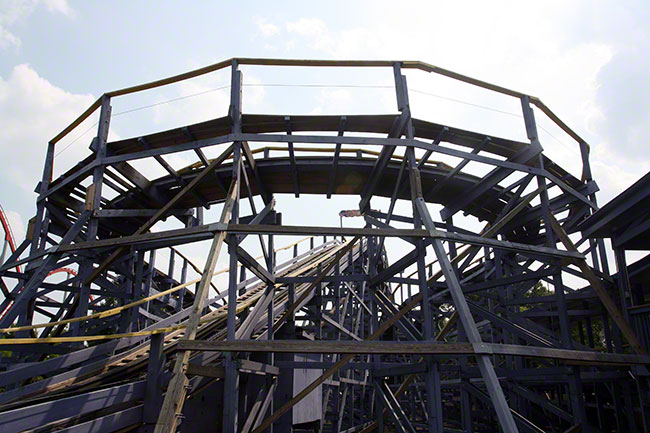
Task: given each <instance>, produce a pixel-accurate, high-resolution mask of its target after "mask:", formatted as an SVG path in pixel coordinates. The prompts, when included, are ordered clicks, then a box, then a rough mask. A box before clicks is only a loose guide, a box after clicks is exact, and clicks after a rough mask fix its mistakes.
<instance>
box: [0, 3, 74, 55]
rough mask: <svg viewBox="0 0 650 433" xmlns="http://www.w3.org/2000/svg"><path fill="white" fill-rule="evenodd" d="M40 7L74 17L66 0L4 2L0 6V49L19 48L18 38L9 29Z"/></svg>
mask: <svg viewBox="0 0 650 433" xmlns="http://www.w3.org/2000/svg"><path fill="white" fill-rule="evenodd" d="M40 5H44V6H45V8H46V9H47V10H48V12H50V13H59V14H62V15H65V16H67V17H69V18H72V17H74V10H73V9H72V8H71V7H70V5H69V4H68V1H67V0H5V1H3V2H2V4H1V5H0V49H3V48H8V47H14V48H19V47H20V45H21V41H20V38H19V37H18V36H16V35H15V34H14V33H13V32H12V31H11V30H9V27H10V26H11V25H12V24H14V23H16V22H17V21H19V20H22V19H24V18H26V17H27V16H29V15H30V14H31V13H32V12H34V11H35V10H36V8H38V7H39V6H40Z"/></svg>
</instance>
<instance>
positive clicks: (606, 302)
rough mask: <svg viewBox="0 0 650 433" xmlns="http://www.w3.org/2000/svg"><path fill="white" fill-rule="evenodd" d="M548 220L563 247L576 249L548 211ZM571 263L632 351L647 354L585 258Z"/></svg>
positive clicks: (571, 249) (570, 249)
mask: <svg viewBox="0 0 650 433" xmlns="http://www.w3.org/2000/svg"><path fill="white" fill-rule="evenodd" d="M549 220H550V224H551V228H552V229H553V231H554V232H555V234H556V235H557V237H558V238H559V239H560V241H561V242H562V243H563V244H564V247H565V248H566V249H567V250H569V251H577V250H578V249H577V248H576V246H575V245H574V244H573V241H571V239H570V238H569V235H567V234H566V232H565V231H564V229H563V228H562V226H561V225H560V223H559V222H558V221H557V219H555V217H554V216H553V215H552V214H550V213H549ZM573 263H574V264H575V265H576V266H577V267H578V268H579V269H580V272H582V275H583V276H584V277H585V278H586V279H587V281H589V284H591V287H592V288H593V289H594V291H595V292H596V294H597V295H598V298H599V299H600V301H601V302H602V303H603V306H604V307H605V309H606V310H607V312H608V313H609V316H610V317H611V318H612V320H613V321H614V323H616V325H617V326H618V328H619V329H620V330H621V333H622V334H623V335H624V336H625V338H626V339H627V341H628V342H629V343H630V346H632V348H633V349H634V351H635V352H636V353H638V354H640V355H647V353H648V352H647V350H646V349H645V347H643V344H642V343H641V341H640V340H639V338H638V337H637V335H636V332H634V330H633V329H632V327H631V326H630V324H629V323H628V322H627V320H625V317H624V316H623V314H622V313H621V311H620V310H619V309H618V307H617V306H616V303H615V302H614V300H613V299H612V298H611V297H610V296H609V293H607V289H606V288H605V285H604V284H603V282H602V281H601V280H600V278H598V277H597V276H596V274H595V273H594V271H593V270H592V269H591V268H590V267H589V265H587V262H586V260H584V259H574V260H573Z"/></svg>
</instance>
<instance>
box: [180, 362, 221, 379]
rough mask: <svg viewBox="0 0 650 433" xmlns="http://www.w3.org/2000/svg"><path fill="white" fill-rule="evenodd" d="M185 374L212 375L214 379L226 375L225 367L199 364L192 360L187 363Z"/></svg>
mask: <svg viewBox="0 0 650 433" xmlns="http://www.w3.org/2000/svg"><path fill="white" fill-rule="evenodd" d="M186 374H189V375H194V376H203V377H214V378H216V379H222V378H223V377H224V376H225V375H226V373H225V369H224V368H223V367H217V366H214V365H201V364H196V363H193V362H190V363H189V364H187V370H186Z"/></svg>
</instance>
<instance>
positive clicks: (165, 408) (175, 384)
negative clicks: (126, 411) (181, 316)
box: [154, 169, 239, 433]
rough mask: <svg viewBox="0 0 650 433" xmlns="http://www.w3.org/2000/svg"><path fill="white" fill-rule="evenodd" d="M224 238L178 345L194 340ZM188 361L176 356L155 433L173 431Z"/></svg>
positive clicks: (229, 204)
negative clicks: (181, 342)
mask: <svg viewBox="0 0 650 433" xmlns="http://www.w3.org/2000/svg"><path fill="white" fill-rule="evenodd" d="M206 171H207V169H206ZM238 184H239V181H238V180H237V179H233V182H232V183H231V184H230V193H229V194H228V199H227V201H226V203H225V204H224V207H223V210H222V212H221V218H220V219H219V220H220V221H221V222H222V223H223V222H227V221H228V220H229V219H230V215H231V214H232V210H233V207H234V205H235V203H236V201H237V195H238V194H237V193H238V191H239V188H238ZM225 237H226V233H225V232H218V233H217V234H215V235H214V238H213V240H212V246H211V247H210V252H209V254H208V258H207V260H206V262H205V268H204V270H203V275H202V276H201V282H200V283H199V286H198V287H197V289H196V294H195V295H194V305H193V306H192V313H191V314H190V317H189V318H188V320H187V326H186V328H185V333H184V334H183V337H182V340H180V341H184V340H193V339H194V338H195V337H196V332H197V330H198V327H199V321H200V319H201V314H202V312H203V309H204V308H205V300H206V298H207V294H208V291H209V288H210V281H211V280H212V277H213V276H214V269H215V266H216V265H217V259H218V258H219V253H220V252H221V247H222V246H223V244H224V240H225ZM189 360H190V352H188V351H181V352H179V353H178V354H177V355H176V363H175V364H174V373H173V377H172V380H171V381H170V383H169V386H168V387H167V393H166V394H165V400H164V401H163V405H162V408H161V411H160V416H159V417H158V421H156V427H155V430H154V432H155V433H171V432H173V431H175V430H176V422H177V418H178V415H179V414H180V412H181V410H182V409H183V402H184V400H185V394H186V392H187V384H188V378H187V376H186V375H185V373H186V369H187V364H188V362H189Z"/></svg>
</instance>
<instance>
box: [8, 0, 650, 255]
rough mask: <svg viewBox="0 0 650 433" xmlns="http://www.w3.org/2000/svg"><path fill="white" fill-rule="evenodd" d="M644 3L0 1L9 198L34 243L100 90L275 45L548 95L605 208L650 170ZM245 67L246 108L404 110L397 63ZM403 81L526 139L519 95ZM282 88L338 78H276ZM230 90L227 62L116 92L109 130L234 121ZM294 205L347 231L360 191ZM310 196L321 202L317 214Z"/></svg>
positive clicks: (263, 52) (423, 98)
mask: <svg viewBox="0 0 650 433" xmlns="http://www.w3.org/2000/svg"><path fill="white" fill-rule="evenodd" d="M649 11H650V5H648V4H646V3H645V2H642V1H611V2H609V1H601V2H588V1H545V2H521V1H493V2H483V1H476V2H465V1H457V2H432V1H429V2H409V1H402V2H384V1H373V2H362V1H359V2H349V1H348V2H339V1H328V2H200V1H187V2H182V3H181V2H172V1H138V2H132V1H112V2H87V1H83V2H82V1H70V0H40V1H39V0H24V1H14V0H0V204H1V205H2V206H3V208H4V209H5V211H6V212H7V214H8V216H9V218H10V221H11V223H12V225H13V229H14V232H15V233H16V236H17V237H18V238H19V239H22V238H23V236H24V232H25V227H26V225H27V221H28V220H29V218H31V217H32V216H33V215H34V213H35V199H36V195H35V193H34V188H35V186H36V183H37V182H38V181H39V180H40V177H41V174H42V164H43V160H44V157H45V150H46V146H47V142H48V140H49V139H50V138H52V137H53V136H54V135H56V134H57V133H58V132H59V131H60V130H62V129H63V128H64V127H65V126H66V125H68V124H69V123H70V122H71V121H72V120H74V119H75V118H76V117H77V116H78V115H79V114H80V113H82V112H83V111H84V110H85V109H86V108H87V107H88V106H89V105H90V104H91V103H92V102H93V101H94V100H95V99H96V98H97V97H98V96H100V95H101V94H102V93H103V92H106V91H110V90H114V89H118V88H122V87H126V86H130V85H135V84H138V83H142V82H147V81H151V80H155V79H159V78H162V77H166V76H170V75H174V74H178V73H181V72H185V71H187V70H189V69H193V68H197V67H201V66H205V65H208V64H211V63H214V62H217V61H220V60H224V59H228V58H231V57H273V58H276V57H277V58H313V59H390V60H421V61H424V62H427V63H431V64H434V65H437V66H440V67H443V68H446V69H450V70H453V71H456V72H459V73H462V74H465V75H469V76H472V77H476V78H479V79H482V80H485V81H489V82H493V83H495V84H499V85H502V86H505V87H509V88H512V89H515V90H519V91H522V92H525V93H528V94H530V95H534V96H537V97H539V98H541V99H542V100H543V101H544V102H545V104H546V105H547V106H549V107H550V108H551V109H552V110H553V111H554V112H555V113H556V114H557V115H558V116H559V117H560V118H561V119H563V120H564V121H565V122H566V123H567V124H568V125H570V126H571V127H572V128H573V129H574V130H575V131H576V132H578V134H580V135H581V136H582V137H584V138H585V139H586V140H587V142H588V143H589V144H590V146H591V162H592V168H593V172H594V178H595V179H596V181H597V182H598V184H599V186H600V188H601V192H600V193H599V196H598V197H599V198H598V199H599V203H600V204H601V205H602V204H604V203H606V202H607V201H609V200H610V199H611V198H613V197H614V196H615V195H617V194H618V193H620V192H621V191H623V190H624V189H625V188H627V187H628V186H630V185H631V184H632V183H634V182H635V181H636V180H637V179H638V178H640V177H641V176H642V175H644V174H645V173H646V172H647V171H648V170H649V169H650V154H649V152H648V151H647V149H648V146H647V144H646V137H647V136H648V132H650V131H649V129H650V98H649V96H650V82H649V81H648V79H647V77H648V76H650V60H648V59H649V58H650V57H649V56H648V52H650V39H649V36H650V30H649V28H648V26H647V23H648V22H650V20H649V18H650V16H649V15H650V12H649ZM242 70H243V73H244V83H245V86H246V87H245V88H244V112H249V113H281V114H307V113H327V114H329V113H338V114H353V113H369V114H385V113H396V106H395V101H394V91H393V90H391V89H389V88H388V87H389V86H391V85H392V73H391V71H390V70H387V71H374V70H373V71H368V70H363V71H359V70H348V69H346V70H328V71H323V70H316V69H299V68H262V67H243V68H242ZM406 75H407V80H408V83H409V89H410V90H411V92H412V93H411V105H412V109H413V113H414V116H415V117H419V118H422V119H425V120H429V121H433V122H437V123H443V124H448V125H451V126H457V127H461V128H466V129H471V130H477V131H481V132H485V133H488V134H493V135H496V136H503V137H506V138H515V139H519V140H524V139H525V131H524V129H523V122H522V121H521V119H520V114H521V107H520V105H519V102H518V101H517V100H514V99H513V98H507V97H504V96H499V95H494V94H490V93H489V92H486V91H483V90H480V89H477V88H473V87H472V86H468V85H464V84H460V83H458V82H454V81H452V80H450V79H446V78H444V77H439V76H434V75H432V74H427V73H424V72H417V71H408V72H407V73H406ZM288 83H301V84H312V83H320V84H323V83H326V84H331V85H332V86H333V87H330V88H291V87H277V86H268V84H288ZM228 84H229V75H228V73H227V71H224V72H223V73H215V74H211V75H209V76H204V77H201V78H199V79H194V80H191V81H187V82H183V83H180V84H177V85H173V86H167V87H165V88H161V89H158V90H156V91H150V92H144V93H143V94H138V95H135V96H127V97H122V98H117V99H115V100H114V101H112V104H113V114H114V117H113V119H112V121H111V132H110V136H109V139H111V140H114V139H118V138H127V137H131V136H138V135H140V134H143V133H147V132H154V131H157V130H162V129H167V128H171V127H175V126H181V125H186V124H191V123H196V122H199V121H203V120H208V119H210V118H214V117H217V116H222V115H224V114H225V113H226V111H227V103H228V95H229V93H228V92H229V91H228V89H227V87H226V86H227V85H228ZM343 85H345V86H348V85H349V86H357V87H342V86H343ZM368 86H373V87H368ZM133 110H135V111H133ZM116 113H117V114H119V116H118V115H116ZM536 115H537V121H538V124H539V126H540V134H541V136H540V139H541V143H542V146H543V147H544V149H545V152H546V153H547V155H549V156H550V157H551V158H552V159H553V160H555V161H556V162H558V163H559V164H560V165H561V166H563V167H564V168H566V169H567V170H568V171H570V172H571V173H573V174H576V175H578V176H579V174H580V167H579V149H578V146H577V143H575V141H573V140H572V139H571V138H570V137H568V136H567V135H566V134H564V133H563V132H562V131H561V130H559V129H558V128H556V127H554V126H553V124H552V123H551V122H549V121H548V120H547V119H545V118H544V116H542V115H541V113H539V112H537V113H536ZM94 121H96V119H90V120H89V121H87V122H84V124H82V125H81V126H80V127H78V128H77V129H76V130H75V131H73V133H71V134H70V135H69V136H68V137H66V138H65V139H64V140H62V141H61V142H60V143H58V145H57V157H56V160H55V177H56V176H57V175H58V174H60V173H62V172H63V171H64V170H65V169H67V168H69V167H71V166H72V165H74V164H75V163H76V162H77V161H79V160H81V159H82V158H83V157H85V156H86V155H87V154H88V152H89V151H88V145H89V144H90V140H91V139H92V136H93V134H94V132H95V127H94V125H93V122H94ZM210 152H212V153H210ZM216 153H217V150H213V149H211V150H209V151H208V155H209V156H210V155H216ZM169 161H170V163H171V164H172V166H174V167H175V168H180V167H182V166H184V165H186V164H189V163H192V162H194V160H192V159H191V158H189V156H187V155H175V156H173V157H170V158H169ZM136 166H137V168H138V169H141V170H142V171H143V172H144V173H145V174H147V175H149V176H152V177H155V176H159V175H162V174H163V173H162V171H161V168H160V167H156V166H153V165H151V164H148V165H146V166H141V165H136ZM470 167H473V166H472V164H470V166H468V169H470ZM472 169H474V170H476V173H478V174H480V173H481V170H482V168H481V167H473V168H472ZM292 203H293V202H291V200H290V199H289V198H282V200H279V205H284V206H285V207H284V211H285V222H287V221H289V222H291V221H302V220H303V219H304V217H305V216H306V215H308V214H309V216H311V217H312V219H315V221H316V223H318V224H321V225H338V223H339V221H338V216H337V215H338V211H339V210H341V209H345V208H354V207H355V206H356V204H357V203H358V197H338V198H336V199H335V200H332V201H330V202H327V203H326V204H323V201H322V200H320V199H318V198H314V197H305V198H304V199H303V202H302V203H303V204H301V205H298V204H295V203H293V204H292ZM301 206H302V207H301ZM314 206H316V207H324V208H323V211H322V212H317V213H314V212H311V213H310V212H307V210H309V209H313V208H314ZM281 210H282V209H281ZM346 224H347V222H346ZM350 224H352V222H351V223H350ZM197 259H198V257H197ZM201 263H202V261H201Z"/></svg>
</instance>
